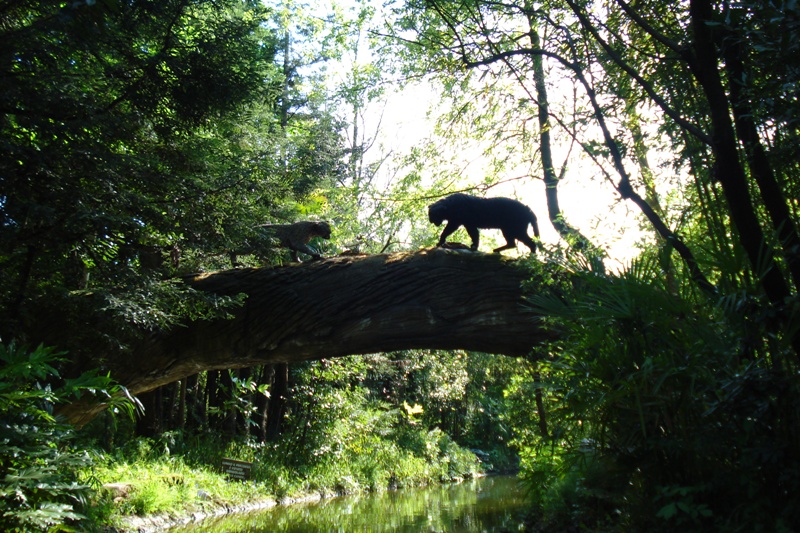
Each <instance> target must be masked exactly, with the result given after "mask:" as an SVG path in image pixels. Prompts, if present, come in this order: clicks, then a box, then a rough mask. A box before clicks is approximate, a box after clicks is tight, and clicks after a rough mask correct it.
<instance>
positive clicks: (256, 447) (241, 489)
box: [84, 428, 485, 530]
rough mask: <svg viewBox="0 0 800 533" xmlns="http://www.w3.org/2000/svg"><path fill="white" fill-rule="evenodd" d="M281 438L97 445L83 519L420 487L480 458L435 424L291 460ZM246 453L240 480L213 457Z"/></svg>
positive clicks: (460, 473)
mask: <svg viewBox="0 0 800 533" xmlns="http://www.w3.org/2000/svg"><path fill="white" fill-rule="evenodd" d="M293 455H294V454H293V451H292V450H288V449H286V448H285V446H283V445H282V443H275V444H265V445H261V444H256V443H254V442H252V441H250V440H248V439H232V440H229V441H228V442H224V443H222V442H221V441H220V438H219V437H216V436H191V437H188V436H185V435H182V434H180V433H171V434H167V435H163V436H162V437H161V438H159V439H157V440H151V439H136V440H134V441H131V442H130V443H128V444H127V445H125V446H123V447H120V448H118V449H117V450H115V451H114V452H113V453H105V454H100V456H99V457H98V459H97V460H96V461H95V462H94V464H93V466H92V467H91V468H88V469H86V470H85V471H84V478H85V481H86V482H87V483H91V484H92V485H95V486H96V487H98V488H101V487H105V488H101V489H100V490H99V491H98V498H97V501H96V504H95V505H94V506H93V507H92V513H93V516H91V517H90V518H91V521H92V522H94V523H95V524H97V525H99V526H112V527H114V528H117V529H122V530H124V529H128V528H130V527H131V524H133V523H140V521H139V520H138V519H139V518H141V517H153V516H158V517H162V518H163V516H165V515H166V516H171V517H186V516H191V515H195V516H204V515H208V514H214V513H215V512H219V510H220V509H231V508H248V507H249V506H254V505H256V504H261V505H264V504H268V502H279V501H284V502H286V501H292V500H295V499H302V498H307V497H309V496H319V495H332V494H342V493H354V492H360V491H380V490H385V489H387V488H392V487H398V486H419V485H427V484H431V483H439V482H442V481H449V480H452V479H458V478H465V477H471V476H474V475H476V474H479V473H481V472H482V471H483V470H484V468H485V465H483V464H481V462H480V461H479V460H478V459H477V458H476V456H475V455H474V454H473V453H472V452H470V451H469V450H466V449H464V448H462V447H460V446H458V445H457V444H456V443H454V442H453V441H452V439H450V437H448V436H447V435H445V434H444V433H442V432H441V431H439V430H435V429H434V430H430V431H428V430H425V429H422V428H405V429H404V430H401V431H398V432H396V433H394V434H392V435H384V436H380V435H375V434H370V433H364V434H362V435H361V436H360V437H359V438H358V439H354V441H353V442H351V445H350V446H345V447H343V448H341V449H339V450H333V449H330V448H328V449H324V447H323V448H322V449H317V450H316V452H315V453H312V454H311V456H309V457H305V460H304V461H300V460H299V459H300V458H298V457H294V458H293V457H292V456H293ZM223 457H227V458H232V459H238V460H242V461H247V462H252V463H253V468H252V470H251V473H250V477H249V479H248V480H247V481H237V480H233V479H230V478H229V477H228V476H227V475H226V474H225V473H223V471H222V468H221V462H222V458H223Z"/></svg>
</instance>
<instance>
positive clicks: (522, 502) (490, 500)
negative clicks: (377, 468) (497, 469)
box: [170, 476, 529, 533]
mask: <svg viewBox="0 0 800 533" xmlns="http://www.w3.org/2000/svg"><path fill="white" fill-rule="evenodd" d="M528 505H529V502H528V500H527V499H526V498H525V491H524V490H523V488H522V487H521V486H520V485H519V483H518V481H517V479H516V478H514V477H511V476H491V477H485V478H478V479H473V480H469V481H465V482H463V483H458V484H451V485H444V486H437V487H427V488H417V489H401V490H396V491H389V492H383V493H374V494H362V495H353V496H342V497H336V498H328V499H324V500H322V501H318V502H314V503H305V504H294V505H287V506H278V507H273V508H272V509H269V510H265V511H259V512H254V513H248V514H242V515H232V516H225V517H222V518H218V519H213V520H205V521H203V522H201V523H199V524H194V525H190V526H185V527H181V528H176V529H171V530H170V533H175V532H180V533H190V532H191V533H199V532H201V531H202V532H208V533H223V532H224V533H278V532H291V533H314V532H326V533H330V532H341V533H351V532H389V531H391V532H408V533H411V532H414V533H416V532H448V533H473V532H474V533H478V532H480V533H493V532H509V531H521V530H522V529H523V518H524V513H525V511H526V509H527V508H528Z"/></svg>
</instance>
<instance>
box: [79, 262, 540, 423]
mask: <svg viewBox="0 0 800 533" xmlns="http://www.w3.org/2000/svg"><path fill="white" fill-rule="evenodd" d="M530 278H531V274H530V272H529V271H527V270H526V269H524V268H522V267H521V266H520V262H519V261H515V260H513V259H508V258H505V257H503V256H501V255H499V254H483V253H471V252H463V251H453V250H445V249H426V250H421V251H417V252H411V253H394V254H382V255H372V256H346V257H345V256H340V257H333V258H327V259H323V260H320V261H315V262H310V263H302V264H290V265H286V266H281V267H265V268H241V269H234V270H227V271H220V272H213V273H206V274H198V275H194V276H190V277H187V278H186V279H185V282H186V283H188V284H189V285H190V286H192V287H193V288H194V289H196V290H200V291H209V292H213V293H216V294H220V295H235V294H241V293H243V294H246V295H247V298H246V300H245V302H244V305H242V306H241V307H238V308H234V309H233V310H232V311H231V315H232V316H230V317H229V318H225V319H222V318H220V319H215V320H209V321H197V322H193V323H190V324H187V325H185V326H183V327H176V328H174V329H172V330H170V331H168V332H165V333H160V334H153V335H150V336H148V337H147V338H145V339H144V340H143V341H142V342H141V344H139V345H138V346H136V347H135V348H134V351H133V355H132V356H131V357H127V358H125V359H123V360H117V361H109V370H110V371H111V375H112V377H113V378H114V379H115V380H116V381H118V382H119V383H121V384H122V385H124V386H125V387H127V388H128V390H129V391H130V392H131V393H133V394H139V393H142V392H146V391H148V390H152V389H155V388H156V387H159V386H161V385H165V384H168V383H171V382H174V381H177V380H180V379H182V378H185V377H187V376H190V375H192V374H196V373H198V372H201V371H204V370H213V369H225V368H241V367H249V366H254V365H262V364H274V363H292V362H297V361H305V360H311V359H323V358H332V357H340V356H345V355H354V354H367V353H377V352H391V351H397V350H407V349H421V348H427V349H445V350H448V349H464V350H473V351H481V352H487V353H495V354H504V355H509V356H523V355H526V354H528V353H530V351H531V348H532V347H533V346H534V345H536V344H537V343H540V342H542V341H543V340H547V339H549V338H552V336H553V333H552V332H548V331H547V330H546V329H544V328H543V327H542V324H541V319H540V317H539V316H538V315H537V314H536V313H534V312H533V311H532V310H530V309H529V308H528V307H527V306H526V305H525V300H524V297H523V290H522V283H523V282H524V281H526V280H529V279H530ZM101 409H102V407H98V408H88V407H87V406H83V409H81V408H79V406H78V405H77V404H76V405H73V406H69V407H67V409H65V410H64V414H66V415H67V417H68V419H70V420H71V421H72V422H74V423H77V424H79V425H80V424H82V423H85V422H86V421H87V420H89V419H91V418H92V417H94V415H95V414H96V413H97V412H99V410H101Z"/></svg>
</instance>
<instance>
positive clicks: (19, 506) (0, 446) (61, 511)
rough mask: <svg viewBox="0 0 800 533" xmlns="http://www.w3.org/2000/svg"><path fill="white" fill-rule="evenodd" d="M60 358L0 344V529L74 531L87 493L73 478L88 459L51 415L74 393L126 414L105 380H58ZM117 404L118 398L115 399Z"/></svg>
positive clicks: (127, 405) (119, 392)
mask: <svg viewBox="0 0 800 533" xmlns="http://www.w3.org/2000/svg"><path fill="white" fill-rule="evenodd" d="M62 360H63V353H60V352H56V351H55V350H53V349H52V348H45V347H42V346H40V347H38V348H36V349H34V350H26V349H24V348H22V347H18V346H16V345H14V344H13V343H12V344H9V345H0V529H3V531H74V530H76V529H75V527H76V525H77V524H78V523H80V522H81V521H83V520H84V519H85V518H86V515H85V511H84V509H87V508H88V504H89V499H90V496H91V495H92V493H93V491H92V490H91V489H90V487H89V486H88V485H86V484H85V483H83V482H81V480H80V472H81V471H83V470H84V469H86V468H87V467H88V466H89V465H91V464H92V460H93V458H92V455H91V454H90V453H89V452H87V451H82V450H79V449H75V448H74V447H73V446H72V444H71V439H72V431H71V429H70V428H69V427H68V426H66V425H64V424H62V423H60V422H59V421H58V420H57V418H56V417H55V416H54V415H53V409H54V407H56V406H57V405H58V404H60V403H64V402H66V401H70V400H74V399H76V398H77V397H78V396H80V395H81V394H91V395H95V396H99V397H100V399H101V400H103V401H108V402H110V403H112V404H113V405H114V406H116V407H118V408H122V409H123V410H125V411H127V414H129V415H131V414H132V409H133V403H132V402H131V401H128V400H127V399H125V396H124V394H123V393H124V389H122V388H121V387H119V386H116V385H113V384H112V383H111V380H110V379H109V378H108V377H104V376H98V375H96V374H85V375H83V376H80V377H79V378H77V379H68V380H63V381H60V380H59V374H58V371H57V370H56V366H57V364H58V363H59V362H60V361H62ZM120 398H122V399H120Z"/></svg>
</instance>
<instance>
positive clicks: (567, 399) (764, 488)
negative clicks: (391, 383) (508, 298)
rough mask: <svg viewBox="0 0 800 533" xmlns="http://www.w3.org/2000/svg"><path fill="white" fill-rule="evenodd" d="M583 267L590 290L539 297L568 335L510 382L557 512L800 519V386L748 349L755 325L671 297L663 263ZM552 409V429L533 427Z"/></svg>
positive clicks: (764, 526)
mask: <svg viewBox="0 0 800 533" xmlns="http://www.w3.org/2000/svg"><path fill="white" fill-rule="evenodd" d="M575 274H576V276H575V280H574V284H575V285H576V286H577V287H580V290H579V291H573V292H572V293H570V294H569V296H566V297H565V298H564V299H562V300H558V299H555V298H546V297H542V296H535V297H532V298H531V302H532V303H533V305H534V306H535V307H536V308H537V309H539V310H541V311H543V312H545V313H546V314H547V315H549V316H551V317H553V318H552V320H553V322H554V326H556V327H558V328H560V329H561V330H562V331H563V332H565V334H566V336H565V337H564V340H563V341H560V342H558V343H557V344H555V345H553V346H551V347H549V350H550V353H552V354H553V356H552V357H550V358H547V359H546V360H544V361H543V362H541V363H539V364H538V365H536V367H535V371H531V372H530V373H529V374H528V376H527V378H526V377H524V376H520V377H518V378H517V379H516V380H515V381H514V383H513V386H512V387H511V388H510V389H509V402H510V403H511V408H512V412H513V413H514V414H515V415H516V416H515V417H514V419H513V420H514V422H515V424H518V427H517V432H518V438H517V441H516V442H517V444H518V445H519V446H520V449H521V454H522V465H523V468H524V471H525V475H526V477H527V478H528V479H529V480H530V481H531V486H532V487H534V488H535V489H536V490H537V491H539V493H540V498H541V501H542V502H544V503H543V504H542V505H544V506H545V507H547V505H548V504H547V502H550V503H551V505H549V511H550V512H551V513H553V514H552V515H551V518H552V519H553V520H555V521H558V520H562V521H565V520H567V521H568V520H581V521H586V520H589V519H590V518H591V520H592V521H594V522H595V523H597V524H602V523H605V522H606V521H611V519H612V518H613V519H614V520H613V522H614V523H616V524H618V525H620V527H635V528H637V529H648V530H663V531H673V530H675V529H676V528H679V529H681V530H682V531H710V530H718V531H727V530H730V528H731V527H734V525H735V526H736V527H740V528H744V530H751V531H756V530H779V529H781V528H784V527H793V525H796V524H797V523H798V522H797V521H798V519H800V517H799V516H798V515H797V514H796V513H795V511H794V510H793V509H795V508H797V501H796V494H797V487H798V486H800V475H798V474H800V455H798V454H797V453H796V450H797V448H796V446H795V445H794V444H793V443H795V442H797V439H798V438H800V433H798V431H797V427H798V426H797V423H798V420H797V416H798V412H800V411H798V410H797V406H798V401H800V388H798V383H797V382H796V380H794V379H792V378H789V377H788V376H785V375H782V374H781V373H778V372H775V371H773V369H772V368H771V366H770V361H769V358H766V357H763V356H761V355H760V354H759V353H757V352H756V353H754V352H752V351H750V350H748V347H747V346H746V345H745V344H743V342H744V341H745V340H746V339H747V338H748V336H749V335H752V328H753V326H754V324H753V323H750V324H749V329H750V331H747V330H744V329H740V326H741V324H742V323H741V321H739V320H734V318H735V317H734V316H733V315H735V313H731V310H730V309H729V308H728V307H724V308H723V307H716V308H715V307H712V306H711V305H709V304H702V303H698V302H697V301H696V300H695V299H693V297H692V296H691V294H683V295H678V294H674V293H671V292H669V291H668V290H667V289H666V287H664V285H663V282H662V281H661V278H660V276H658V268H657V262H656V261H651V262H648V260H646V259H642V260H640V261H638V262H636V263H634V265H632V267H631V268H629V269H628V270H627V271H625V272H624V273H622V274H620V275H619V276H615V277H612V276H603V275H598V274H586V273H577V272H576V273H575ZM698 309H702V312H698ZM750 316H751V317H752V315H750ZM760 326H761V327H767V324H766V323H763V324H761V325H760ZM537 392H538V393H539V394H541V396H542V398H543V404H542V405H543V406H544V409H545V412H544V413H541V409H540V408H539V407H540V406H538V405H537V404H536V403H535V402H534V401H533V398H535V395H536V393H537ZM540 414H545V415H546V417H547V420H546V430H547V432H546V433H543V432H542V428H541V425H540V424H538V425H539V427H538V430H534V429H533V428H535V427H537V422H539V420H538V415H540ZM778 435H780V437H778ZM553 502H560V503H559V504H558V505H555V504H553Z"/></svg>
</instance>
